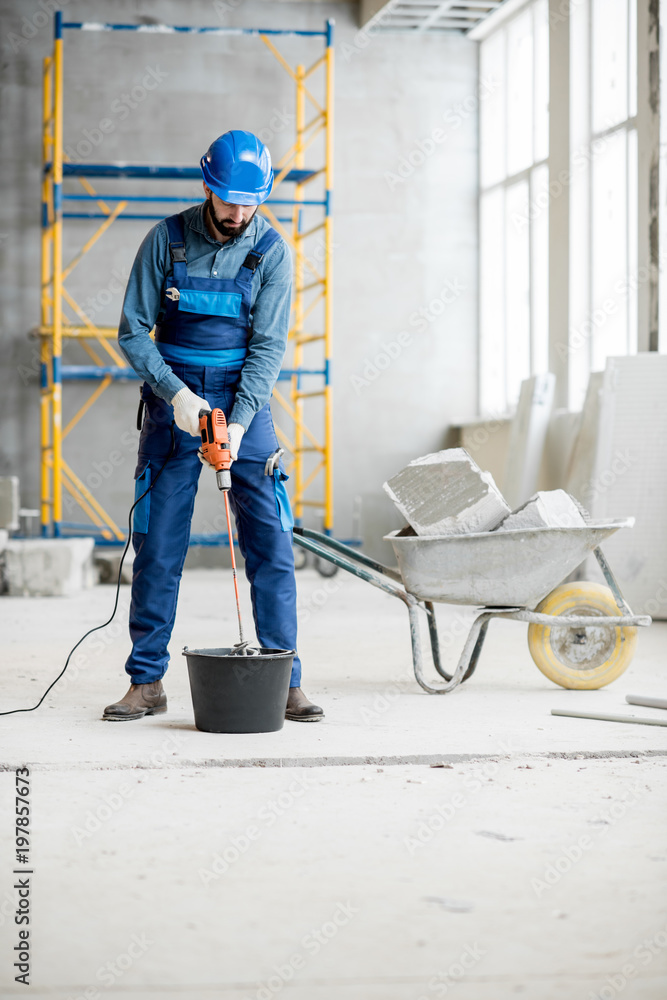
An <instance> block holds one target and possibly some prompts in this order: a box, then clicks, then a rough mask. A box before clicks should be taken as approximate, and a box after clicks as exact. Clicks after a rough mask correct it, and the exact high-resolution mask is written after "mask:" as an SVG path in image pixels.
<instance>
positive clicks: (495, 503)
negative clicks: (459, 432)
mask: <svg viewBox="0 0 667 1000" xmlns="http://www.w3.org/2000/svg"><path fill="white" fill-rule="evenodd" d="M384 490H385V492H386V493H387V494H388V496H390V497H391V499H392V500H393V501H394V503H395V504H396V506H397V507H398V509H399V510H400V512H401V513H402V514H403V516H404V517H405V519H406V520H407V521H408V523H409V524H410V525H411V526H412V527H413V528H414V530H415V531H416V533H417V534H418V535H462V534H466V533H469V532H478V531H491V530H492V529H493V528H495V527H496V526H497V525H498V524H500V522H501V521H502V520H503V518H505V517H507V515H508V514H509V513H510V508H509V506H508V505H507V504H506V503H505V500H504V499H503V497H502V495H501V493H500V491H499V490H498V487H497V486H496V484H495V483H494V481H493V476H492V475H491V473H490V472H482V470H481V469H480V468H479V466H478V465H477V464H476V463H475V462H474V461H473V460H472V458H471V457H470V455H469V454H468V452H467V451H466V450H465V449H464V448H448V449H447V450H445V451H437V452H434V453H433V454H431V455H424V456H423V457H422V458H416V459H414V461H412V462H410V464H409V465H406V467H405V468H404V469H402V470H401V471H400V472H399V473H398V474H397V475H395V476H393V478H392V479H390V480H389V481H388V482H386V483H384Z"/></svg>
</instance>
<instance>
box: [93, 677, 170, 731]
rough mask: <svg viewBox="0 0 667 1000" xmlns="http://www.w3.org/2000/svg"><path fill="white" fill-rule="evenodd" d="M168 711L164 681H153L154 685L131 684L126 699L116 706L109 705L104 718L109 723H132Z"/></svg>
mask: <svg viewBox="0 0 667 1000" xmlns="http://www.w3.org/2000/svg"><path fill="white" fill-rule="evenodd" d="M166 711H167V696H166V694H165V693H164V688H163V687H162V681H153V683H152V684H130V690H129V691H128V692H127V694H126V695H125V697H124V698H123V699H121V701H118V702H116V704H115V705H107V707H106V708H105V709H104V715H103V716H102V718H103V719H106V721H107V722H130V721H131V720H132V719H143V717H144V715H160V714H161V713H162V712H166Z"/></svg>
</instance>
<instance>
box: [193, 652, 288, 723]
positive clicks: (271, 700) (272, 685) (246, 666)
mask: <svg viewBox="0 0 667 1000" xmlns="http://www.w3.org/2000/svg"><path fill="white" fill-rule="evenodd" d="M231 652H232V649H231V648H230V647H227V648H224V649H188V647H187V646H186V647H185V649H184V650H183V655H184V656H185V657H186V659H187V661H188V674H189V676H190V692H191V694H192V705H193V707H194V710H195V725H196V727H197V729H201V730H202V731H203V732H205V733H275V732H277V731H278V730H279V729H282V728H283V725H284V723H285V708H286V706H287V695H288V692H289V682H290V675H291V673H292V660H293V659H294V655H295V650H293V649H266V648H264V647H260V651H259V654H258V655H257V656H231V655H230V654H231Z"/></svg>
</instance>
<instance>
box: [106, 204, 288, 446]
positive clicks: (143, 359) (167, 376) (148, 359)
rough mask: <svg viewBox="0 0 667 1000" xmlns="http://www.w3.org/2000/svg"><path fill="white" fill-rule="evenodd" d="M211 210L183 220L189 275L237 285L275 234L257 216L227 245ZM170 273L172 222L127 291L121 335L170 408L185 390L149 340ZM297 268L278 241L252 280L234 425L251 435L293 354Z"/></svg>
mask: <svg viewBox="0 0 667 1000" xmlns="http://www.w3.org/2000/svg"><path fill="white" fill-rule="evenodd" d="M205 205H206V203H205V202H203V203H202V204H200V205H195V206H194V208H189V209H187V210H186V211H185V212H183V216H184V223H185V225H184V229H185V253H186V257H187V261H188V274H189V275H190V276H192V277H196V278H235V277H236V275H237V273H238V270H239V268H240V266H241V264H242V263H243V261H244V260H245V258H246V256H247V255H248V253H249V252H250V250H251V249H252V247H253V246H254V244H255V243H256V242H257V240H258V239H259V238H260V236H262V234H263V233H264V232H265V231H266V229H267V228H268V223H267V222H266V221H265V220H264V219H263V218H262V217H261V216H258V215H256V216H255V217H254V219H253V220H252V222H251V223H250V225H249V226H248V228H247V229H246V231H245V232H244V233H242V234H241V235H240V236H235V237H233V238H232V239H230V240H228V241H227V242H226V243H219V242H218V241H217V240H214V239H213V238H212V237H211V236H210V235H209V233H208V230H207V228H206V223H205V221H204V208H205ZM170 273H171V259H170V255H169V237H168V234H167V225H166V223H165V222H159V223H158V224H157V225H156V226H154V227H153V228H152V229H151V230H150V232H149V233H148V234H147V236H146V237H145V239H144V240H143V242H142V244H141V246H140V247H139V251H138V253H137V256H136V258H135V261H134V264H133V266H132V271H131V273H130V278H129V281H128V283H127V289H126V291H125V300H124V302H123V311H122V314H121V318H120V325H119V328H118V343H119V345H120V349H121V351H122V352H123V354H124V355H125V357H126V358H127V360H128V362H129V363H130V365H131V366H132V368H133V369H134V370H135V372H136V373H137V375H139V377H140V378H143V379H145V381H146V382H148V384H149V385H150V386H151V388H152V389H153V391H154V392H155V393H156V395H158V396H161V397H162V399H166V400H167V401H168V402H169V401H170V400H171V399H173V397H174V396H175V395H176V393H177V392H178V391H179V390H180V389H182V388H183V387H184V383H183V382H182V381H181V379H179V378H178V377H177V376H176V375H175V374H174V372H173V371H172V369H171V368H170V367H169V365H168V364H167V363H166V361H165V360H164V358H163V357H162V355H161V354H160V352H159V350H158V349H157V347H156V346H155V344H154V343H153V341H152V340H151V338H150V332H151V330H152V329H153V327H154V325H155V321H156V319H157V317H158V313H159V312H160V308H161V305H162V288H163V283H164V278H165V276H166V275H168V274H170ZM291 288H292V261H291V257H290V252H289V249H288V247H287V245H286V243H285V242H284V241H283V240H279V241H278V242H277V243H274V245H273V246H272V247H271V249H270V250H269V251H268V252H267V253H266V254H265V255H264V258H263V259H262V261H261V263H260V264H259V267H258V268H257V270H256V271H255V273H254V275H253V280H252V292H251V334H250V340H249V343H248V353H247V355H246V357H245V360H244V361H243V367H242V369H241V377H240V380H239V385H238V389H237V391H236V399H235V401H234V405H233V407H232V411H231V413H230V414H228V417H227V419H228V421H229V423H237V424H241V425H242V426H243V427H245V429H246V430H247V429H248V427H249V426H250V422H251V420H252V418H253V417H254V415H255V413H257V412H258V411H259V410H261V408H262V407H263V406H264V405H265V404H266V403H267V402H268V401H269V399H270V398H271V393H272V391H273V387H274V385H275V383H276V379H277V378H278V373H279V372H280V368H281V365H282V362H283V358H284V356H285V350H286V348H287V333H288V329H289V317H290V300H291Z"/></svg>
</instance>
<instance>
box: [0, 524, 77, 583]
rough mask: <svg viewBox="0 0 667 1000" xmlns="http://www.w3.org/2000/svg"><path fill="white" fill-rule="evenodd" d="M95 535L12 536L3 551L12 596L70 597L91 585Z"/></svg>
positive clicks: (5, 574) (7, 581)
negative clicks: (88, 536) (59, 536)
mask: <svg viewBox="0 0 667 1000" xmlns="http://www.w3.org/2000/svg"><path fill="white" fill-rule="evenodd" d="M94 546H95V540H94V539H93V538H29V539H14V538H12V539H10V540H9V541H8V542H7V545H6V547H5V551H4V553H3V563H4V580H5V589H6V592H7V593H8V594H9V596H10V597H69V596H70V595H72V594H77V593H79V591H81V590H86V589H88V588H89V587H92V586H93V584H94V582H95V575H94V569H93V548H94Z"/></svg>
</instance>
